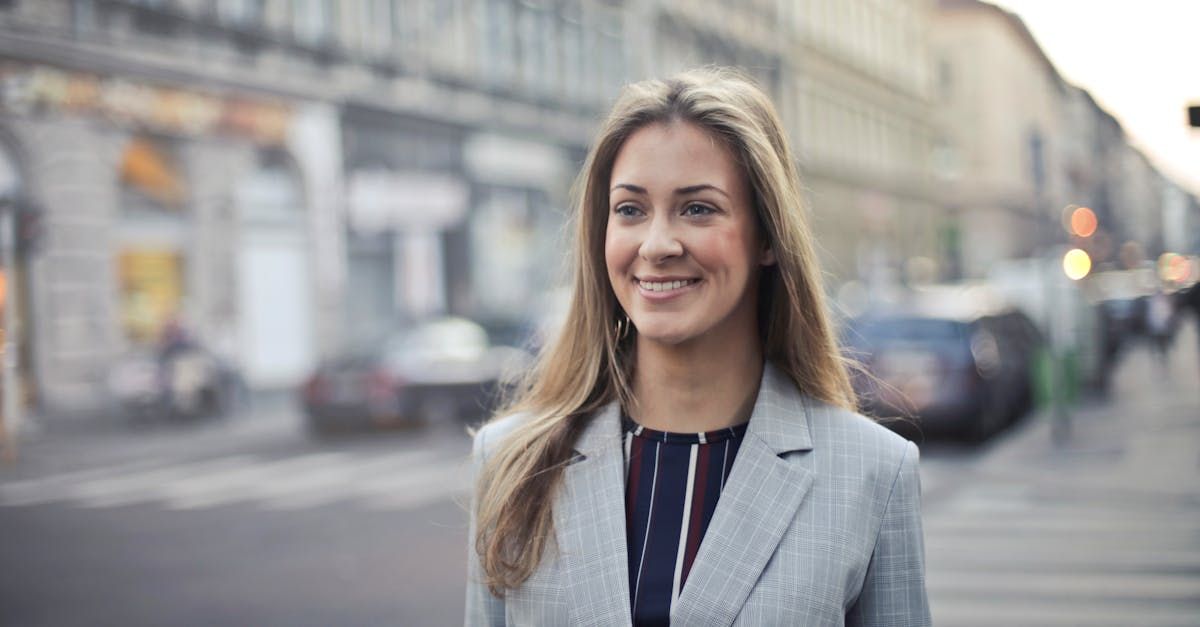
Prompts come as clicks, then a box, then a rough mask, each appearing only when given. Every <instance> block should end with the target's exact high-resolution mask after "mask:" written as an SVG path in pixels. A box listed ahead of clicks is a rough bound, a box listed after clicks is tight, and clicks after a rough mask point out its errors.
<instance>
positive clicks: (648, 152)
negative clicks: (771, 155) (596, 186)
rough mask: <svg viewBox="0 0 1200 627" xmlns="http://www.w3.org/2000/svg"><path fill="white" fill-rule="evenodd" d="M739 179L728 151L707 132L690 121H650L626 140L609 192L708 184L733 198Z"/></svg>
mask: <svg viewBox="0 0 1200 627" xmlns="http://www.w3.org/2000/svg"><path fill="white" fill-rule="evenodd" d="M742 178H743V177H742V172H741V168H740V167H739V166H738V163H737V160H736V159H735V158H734V155H733V152H732V151H731V150H730V149H729V147H728V146H726V145H725V142H723V141H721V140H720V139H719V138H717V137H716V136H715V135H713V134H712V133H711V132H709V131H707V130H705V129H704V128H702V127H700V126H697V125H695V124H692V123H690V122H671V123H655V124H650V125H647V126H644V127H642V128H640V129H638V130H637V131H635V132H634V133H633V134H631V135H630V136H629V138H628V139H626V140H625V143H624V144H623V145H622V146H621V148H620V150H619V151H618V152H617V157H616V159H615V161H614V162H613V168H612V175H611V180H610V182H609V188H610V189H611V188H613V187H614V186H617V185H621V184H626V185H632V186H636V187H640V188H643V189H647V190H649V191H651V192H660V191H663V190H664V188H669V190H674V189H677V188H687V187H694V186H697V185H713V186H716V187H719V188H721V189H723V190H725V191H727V192H729V193H730V194H733V193H734V192H736V191H740V187H741V186H742V185H743V183H744V182H743V181H742Z"/></svg>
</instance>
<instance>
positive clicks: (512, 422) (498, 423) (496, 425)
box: [472, 412, 531, 459]
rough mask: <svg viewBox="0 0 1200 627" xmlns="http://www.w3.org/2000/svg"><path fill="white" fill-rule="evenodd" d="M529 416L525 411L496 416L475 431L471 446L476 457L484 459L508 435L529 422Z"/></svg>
mask: <svg viewBox="0 0 1200 627" xmlns="http://www.w3.org/2000/svg"><path fill="white" fill-rule="evenodd" d="M530 418H531V416H530V415H529V414H527V413H523V412H522V413H516V414H509V415H507V416H497V417H495V418H493V419H491V420H489V421H488V422H487V423H486V424H484V425H483V426H482V427H480V428H479V430H478V431H476V432H475V442H474V445H473V448H472V451H473V455H474V456H475V457H476V459H486V458H487V457H488V456H489V455H491V453H492V451H494V450H496V447H497V446H498V445H499V444H500V442H502V441H503V440H504V439H505V438H507V437H508V436H509V435H512V433H513V432H514V431H516V430H517V429H518V428H520V427H521V426H522V425H524V424H525V423H527V422H529V419H530Z"/></svg>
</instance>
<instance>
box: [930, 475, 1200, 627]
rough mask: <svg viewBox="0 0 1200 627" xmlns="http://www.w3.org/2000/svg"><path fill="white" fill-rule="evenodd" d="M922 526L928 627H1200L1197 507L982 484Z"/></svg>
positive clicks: (932, 513)
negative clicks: (931, 620) (931, 625)
mask: <svg viewBox="0 0 1200 627" xmlns="http://www.w3.org/2000/svg"><path fill="white" fill-rule="evenodd" d="M924 525H925V538H926V584H927V588H928V591H929V597H930V604H931V607H932V610H933V617H934V622H935V624H946V625H960V624H962V625H966V624H969V625H1079V624H1088V625H1198V624H1200V618H1198V617H1200V587H1197V586H1196V581H1195V573H1196V572H1198V571H1200V551H1197V550H1196V538H1197V537H1200V507H1197V506H1196V505H1195V502H1194V501H1188V500H1186V499H1183V500H1181V499H1171V498H1156V497H1153V496H1146V495H1144V494H1143V495H1139V496H1138V498H1137V499H1136V500H1134V501H1131V502H1129V503H1128V504H1123V503H1122V501H1121V500H1120V496H1119V495H1116V496H1114V495H1111V494H1105V493H1104V492H1092V491H1083V492H1078V491H1077V492H1066V493H1054V492H1051V493H1040V494H1039V493H1038V492H1037V491H1036V490H1035V489H1034V488H1033V487H1032V486H1030V485H1024V486H1021V485H1013V484H988V483H986V482H981V483H980V484H977V485H974V486H971V487H968V488H966V489H964V490H963V491H962V492H960V493H959V494H957V495H955V497H954V498H953V499H952V500H950V501H948V502H945V503H941V504H939V507H937V508H935V509H933V510H930V511H927V512H926V514H925V520H924Z"/></svg>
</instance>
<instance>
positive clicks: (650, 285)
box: [634, 279, 700, 301]
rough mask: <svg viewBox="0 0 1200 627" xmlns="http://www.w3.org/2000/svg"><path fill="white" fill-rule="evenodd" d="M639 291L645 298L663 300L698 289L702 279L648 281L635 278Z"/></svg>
mask: <svg viewBox="0 0 1200 627" xmlns="http://www.w3.org/2000/svg"><path fill="white" fill-rule="evenodd" d="M634 283H635V284H636V285H637V288H638V293H639V294H641V295H642V297H643V298H646V299H647V300H653V301H663V300H670V299H672V298H676V297H678V296H681V295H683V294H686V293H687V292H690V291H692V290H694V289H696V286H698V285H700V279H671V280H662V281H647V280H641V279H634Z"/></svg>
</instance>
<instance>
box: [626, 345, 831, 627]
mask: <svg viewBox="0 0 1200 627" xmlns="http://www.w3.org/2000/svg"><path fill="white" fill-rule="evenodd" d="M805 412H806V406H805V404H804V402H803V400H802V398H801V396H800V393H799V391H798V390H797V389H796V386H795V384H794V383H793V382H792V381H791V379H790V378H788V377H787V376H786V375H785V374H783V373H782V372H780V371H779V370H777V369H776V368H775V367H774V366H772V365H771V364H770V363H768V364H767V365H766V366H765V367H764V369H763V377H762V382H761V384H760V385H759V391H758V398H757V399H756V400H755V403H754V411H753V413H752V414H751V417H750V424H749V426H748V427H747V429H746V435H745V439H744V440H743V442H742V446H741V448H740V449H739V450H738V454H737V458H736V459H735V460H734V462H733V469H732V470H731V471H730V475H729V479H728V481H727V483H726V484H725V489H724V490H723V491H722V492H721V498H720V500H719V501H718V502H717V509H716V511H714V512H713V518H712V521H711V522H710V523H709V526H708V529H707V531H705V533H704V539H703V540H702V541H701V543H700V549H699V552H698V553H697V554H696V561H695V563H694V564H693V566H692V570H691V572H690V573H689V574H688V579H687V582H686V583H685V584H684V587H683V590H682V591H681V592H680V595H679V599H678V600H677V601H676V604H675V607H674V609H673V610H672V612H671V624H673V625H714V626H716V625H730V624H732V623H733V621H734V619H735V618H736V617H737V615H738V613H739V612H740V611H741V608H742V605H743V604H745V602H746V598H747V597H748V596H749V595H750V591H751V589H753V587H754V585H755V583H756V582H757V581H758V578H759V576H760V575H761V574H762V571H763V569H764V568H765V567H766V565H767V561H768V560H770V558H771V555H772V554H774V553H775V548H776V547H777V546H778V545H779V541H780V539H782V537H783V533H784V531H786V530H787V528H788V526H789V525H791V523H792V519H793V518H794V516H795V513H796V509H797V508H798V507H799V505H800V501H801V500H803V498H804V495H805V494H806V493H807V492H808V489H809V487H811V485H812V481H813V477H812V473H811V472H810V471H808V470H806V469H804V468H802V467H801V466H800V465H799V464H797V463H795V460H794V459H785V458H782V457H780V456H781V455H782V454H784V453H786V452H789V451H803V450H811V449H812V441H811V439H810V437H809V433H808V418H807V415H806V413H805ZM622 539H623V538H622ZM621 546H622V549H621V552H622V555H624V543H623V542H622V545H621ZM624 572H625V570H622V573H624ZM627 587H628V584H626V588H627ZM625 600H626V601H627V600H628V592H626V594H625ZM627 605H628V604H627Z"/></svg>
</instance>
